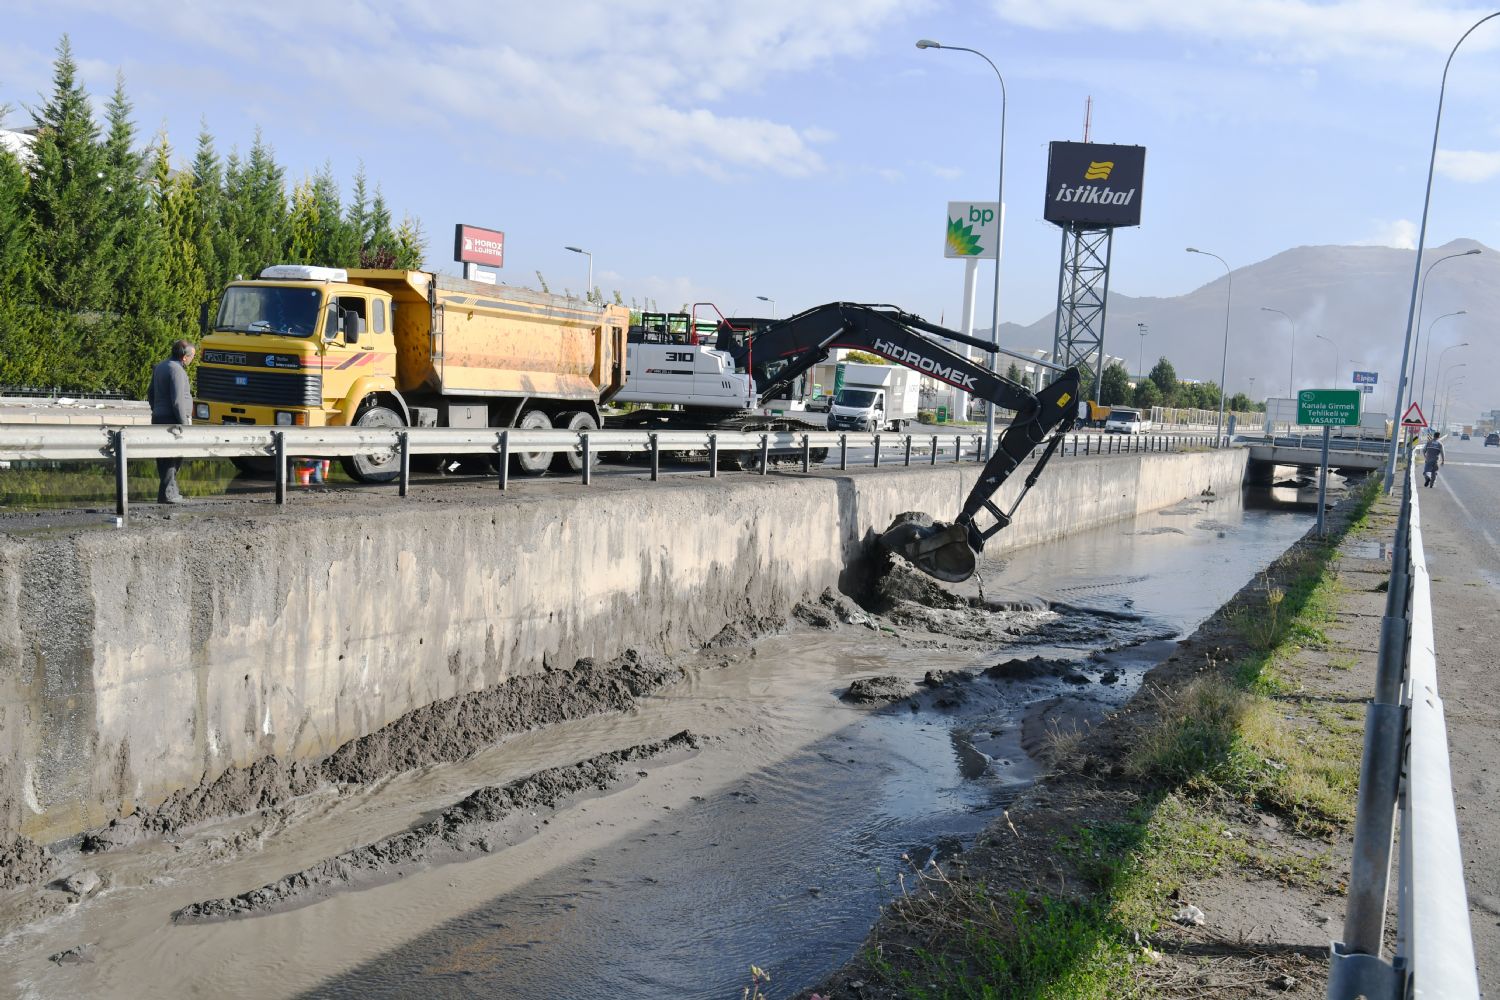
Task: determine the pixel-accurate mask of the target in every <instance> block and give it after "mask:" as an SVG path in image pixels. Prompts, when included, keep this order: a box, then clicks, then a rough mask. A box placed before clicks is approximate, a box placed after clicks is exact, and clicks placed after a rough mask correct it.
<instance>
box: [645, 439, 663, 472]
mask: <svg viewBox="0 0 1500 1000" xmlns="http://www.w3.org/2000/svg"><path fill="white" fill-rule="evenodd" d="M646 437H647V438H648V439H649V440H650V442H651V481H652V482H653V483H654V482H656V481H657V480H658V479H660V478H661V441H660V440H658V439H657V437H656V432H655V431H652V432H651V433H650V434H648V435H646Z"/></svg>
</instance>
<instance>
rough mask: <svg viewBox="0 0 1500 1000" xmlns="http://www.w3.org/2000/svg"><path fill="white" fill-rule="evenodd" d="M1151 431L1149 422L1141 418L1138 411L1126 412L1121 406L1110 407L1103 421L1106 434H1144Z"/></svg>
mask: <svg viewBox="0 0 1500 1000" xmlns="http://www.w3.org/2000/svg"><path fill="white" fill-rule="evenodd" d="M1150 429H1151V421H1150V420H1149V419H1147V418H1146V417H1143V416H1141V412H1140V411H1139V410H1128V409H1126V408H1125V407H1123V406H1113V407H1110V410H1109V416H1108V417H1107V418H1105V421H1104V433H1106V434H1144V433H1146V432H1147V431H1149V430H1150Z"/></svg>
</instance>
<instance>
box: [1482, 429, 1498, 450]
mask: <svg viewBox="0 0 1500 1000" xmlns="http://www.w3.org/2000/svg"><path fill="white" fill-rule="evenodd" d="M1490 445H1494V446H1495V447H1497V448H1500V434H1496V433H1495V432H1494V431H1491V432H1490V433H1489V434H1486V435H1485V438H1484V446H1485V447H1486V448H1488V447H1489V446H1490Z"/></svg>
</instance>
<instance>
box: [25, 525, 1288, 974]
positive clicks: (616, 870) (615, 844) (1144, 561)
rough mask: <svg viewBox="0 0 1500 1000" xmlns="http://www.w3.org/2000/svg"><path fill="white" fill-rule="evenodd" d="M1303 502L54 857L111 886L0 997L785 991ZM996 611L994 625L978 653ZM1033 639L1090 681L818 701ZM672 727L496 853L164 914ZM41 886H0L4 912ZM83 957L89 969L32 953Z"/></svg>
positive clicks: (953, 840) (1004, 582)
mask: <svg viewBox="0 0 1500 1000" xmlns="http://www.w3.org/2000/svg"><path fill="white" fill-rule="evenodd" d="M1309 519H1310V515H1309V514H1307V513H1305V512H1290V513H1289V512H1286V511H1277V512H1268V511H1262V510H1246V509H1244V507H1243V505H1242V502H1241V500H1240V498H1237V497H1230V498H1218V499H1217V500H1215V501H1214V502H1211V503H1188V504H1184V505H1182V506H1181V507H1178V508H1174V509H1172V510H1168V511H1164V512H1161V513H1158V514H1154V515H1149V516H1147V517H1143V518H1141V519H1139V520H1137V521H1135V522H1131V523H1127V524H1122V525H1115V526H1112V527H1109V528H1105V529H1100V530H1096V531H1090V532H1085V533H1081V534H1079V535H1078V536H1075V537H1073V538H1071V539H1068V540H1066V541H1064V542H1060V543H1056V544H1052V545H1047V546H1043V547H1038V548H1035V549H1031V550H1024V551H1022V552H1018V553H1015V554H1012V555H1010V556H1008V557H1004V558H1001V559H996V560H992V561H990V562H988V563H987V564H986V567H985V571H984V594H985V596H986V597H987V598H989V599H991V600H1001V601H1005V602H1011V603H1013V604H1014V605H1015V606H1018V607H1021V608H1023V609H1026V610H1020V611H1012V612H1007V613H1004V614H998V615H993V616H988V617H987V616H986V615H985V614H984V613H982V612H974V613H973V614H972V615H971V617H972V618H974V619H975V623H973V628H974V631H975V635H976V636H979V638H976V639H974V640H972V641H968V642H964V641H958V640H954V639H951V638H949V637H946V636H945V635H940V634H933V633H928V632H924V631H922V630H921V629H920V628H917V627H898V628H895V629H894V630H893V631H892V630H886V629H871V628H867V627H863V626H859V625H845V626H842V627H841V628H839V629H836V630H831V631H829V630H817V629H813V628H810V627H807V626H796V627H793V628H791V629H789V630H788V631H787V632H785V633H783V634H780V635H776V636H771V637H768V638H763V639H761V640H759V641H758V642H756V643H754V645H753V646H749V647H742V648H728V649H721V650H716V651H711V652H705V653H704V654H701V655H700V656H698V657H696V658H695V659H694V660H693V661H692V662H691V663H690V664H689V665H688V673H687V677H686V679H685V680H684V681H682V682H681V683H679V684H677V685H676V686H674V687H672V688H670V689H668V690H667V691H665V692H663V693H662V694H661V695H659V696H656V697H652V698H650V699H647V700H646V701H645V702H644V703H643V704H642V706H641V708H640V709H639V710H638V711H637V712H635V713H632V714H629V715H624V716H617V717H609V718H602V719H592V720H585V721H579V722H570V723H564V724H561V725H558V726H555V727H553V728H551V729H548V730H547V731H545V732H536V733H528V734H524V735H521V736H518V737H515V738H513V739H510V740H507V741H506V742H505V743H503V744H501V745H499V746H497V747H494V748H492V749H490V750H488V751H486V752H484V753H482V754H480V755H479V756H477V757H475V758H474V759H472V760H469V761H466V762H464V763H462V764H458V765H444V766H441V767H434V768H430V769H426V770H425V771H422V772H418V773H411V774H404V775H399V776H396V777H394V778H391V779H389V780H387V781H385V782H383V783H380V784H378V785H376V786H375V787H372V788H367V789H362V790H360V791H358V792H353V793H345V794H336V793H332V792H324V793H319V794H316V795H313V796H309V797H307V798H305V799H302V800H299V801H298V802H296V803H295V804H294V806H293V807H292V808H291V809H289V810H286V811H285V813H284V814H278V815H276V816H273V817H270V818H264V817H262V818H255V819H245V820H240V821H237V822H235V823H232V824H218V825H216V826H213V827H210V828H206V829H201V830H197V831H194V832H193V833H192V834H191V835H189V836H185V837H183V838H181V839H180V840H179V841H178V842H177V843H173V844H163V843H155V844H144V845H141V846H139V847H136V848H132V849H130V850H127V851H124V852H120V853H115V854H108V855H102V856H93V857H89V858H86V859H85V858H80V857H79V856H77V855H76V854H72V855H68V856H65V857H64V859H63V860H64V865H63V871H65V872H66V871H71V870H74V869H76V868H79V867H85V866H86V867H90V868H92V869H94V870H95V871H97V872H99V874H100V875H101V876H102V877H103V879H104V881H105V883H106V886H107V887H106V888H105V889H104V890H103V891H102V892H100V893H98V894H96V895H94V896H92V897H91V898H89V899H86V900H85V901H84V902H82V903H80V904H77V905H73V906H69V907H62V906H53V907H48V908H49V909H56V910H58V911H59V912H55V913H53V914H51V915H49V916H45V917H42V918H41V919H38V920H35V921H33V922H31V923H30V924H28V925H26V926H24V927H22V928H21V929H20V930H17V931H13V932H11V933H10V934H8V935H7V936H6V937H5V938H4V939H3V940H0V954H3V955H4V956H5V957H6V959H7V961H6V962H4V963H3V966H4V968H3V969H0V994H8V993H14V994H15V995H19V996H28V997H64V996H79V995H99V996H194V995H201V996H214V997H276V996H297V995H305V996H320V997H321V996H330V997H342V996H347V997H355V996H358V997H371V996H390V997H395V996H411V995H414V994H425V995H428V996H434V997H444V996H455V997H458V996H464V997H467V996H487V997H545V996H567V997H601V998H603V997H609V998H616V997H641V998H645V997H662V996H672V997H727V996H735V995H738V990H739V986H740V985H742V984H743V982H744V981H745V978H746V977H745V972H746V970H747V968H748V966H749V964H750V963H752V962H754V963H756V964H758V965H761V966H762V967H765V968H767V969H769V970H770V971H771V973H772V975H773V976H774V977H775V979H774V983H773V985H774V986H775V987H776V990H775V992H776V994H777V995H786V994H788V993H790V992H791V991H792V990H793V989H794V988H795V987H797V986H799V985H806V984H808V983H811V982H812V981H814V980H815V979H817V978H818V977H819V976H821V975H823V974H825V973H826V972H827V971H829V970H830V969H832V968H834V967H835V966H837V965H838V964H839V963H841V962H842V961H843V960H844V959H846V958H847V957H848V956H849V955H850V954H851V953H852V952H853V950H854V949H855V948H856V947H857V946H858V943H859V942H860V940H861V939H862V938H863V936H864V934H865V932H866V931H867V930H868V928H869V926H870V924H871V923H872V922H873V920H874V918H875V916H876V915H877V912H878V907H879V905H880V904H881V903H882V902H883V901H885V900H888V899H889V898H890V897H891V895H892V894H893V893H894V892H896V891H899V885H898V882H897V879H898V875H899V873H900V872H901V871H902V870H903V869H904V868H905V866H907V865H909V864H920V863H922V862H923V861H924V860H925V859H926V858H928V857H929V856H931V855H933V854H934V853H936V854H938V855H942V854H946V853H949V852H953V851H956V850H959V849H961V848H962V847H963V846H964V844H965V843H967V842H968V841H970V840H971V839H972V838H973V836H974V835H975V834H976V833H977V832H978V831H979V830H980V829H981V828H982V827H983V826H984V825H985V824H986V823H987V822H988V821H989V820H990V819H992V818H993V817H995V816H996V815H997V814H998V811H999V810H1000V809H1002V808H1003V807H1004V805H1005V804H1006V803H1007V802H1008V801H1010V799H1011V798H1013V797H1014V795H1015V794H1016V793H1017V792H1018V790H1019V789H1021V788H1023V787H1025V785H1026V784H1027V783H1028V782H1029V781H1030V780H1032V778H1033V777H1034V775H1035V767H1034V765H1033V764H1032V762H1031V760H1030V758H1029V757H1028V755H1027V752H1026V749H1025V748H1024V747H1023V745H1022V744H1023V738H1025V737H1026V735H1027V728H1028V727H1027V725H1026V722H1025V720H1026V719H1027V717H1028V713H1029V714H1030V715H1031V717H1032V720H1033V721H1035V719H1036V715H1037V709H1036V706H1037V705H1038V704H1039V703H1045V704H1050V705H1059V704H1061V705H1075V706H1076V705H1079V704H1085V705H1090V706H1092V707H1094V708H1096V709H1102V708H1106V707H1108V706H1109V705H1111V704H1115V703H1118V702H1119V701H1120V700H1121V699H1123V698H1124V697H1125V696H1127V695H1128V694H1129V693H1130V692H1132V691H1133V690H1134V689H1135V687H1136V686H1137V685H1138V683H1139V678H1140V675H1141V673H1142V672H1143V670H1144V669H1145V668H1146V667H1147V666H1149V665H1150V664H1151V663H1154V662H1156V661H1157V660H1159V659H1160V658H1162V656H1164V655H1166V654H1167V653H1168V652H1169V651H1170V648H1171V647H1170V637H1177V636H1181V635H1183V634H1185V633H1186V632H1188V631H1190V630H1191V629H1192V628H1193V627H1194V626H1195V625H1196V624H1197V622H1198V621H1200V620H1201V619H1202V618H1203V617H1205V616H1206V615H1207V614H1208V613H1210V612H1211V611H1212V610H1213V609H1214V608H1216V607H1217V606H1218V605H1219V604H1221V603H1222V602H1223V601H1224V600H1226V599H1227V598H1228V597H1229V596H1230V595H1231V594H1233V592H1234V591H1235V590H1237V589H1238V588H1239V587H1240V586H1241V585H1242V584H1243V583H1244V582H1245V581H1246V580H1248V579H1249V578H1250V577H1251V576H1252V575H1253V574H1254V573H1255V572H1256V571H1257V570H1258V569H1259V568H1261V567H1262V566H1264V565H1265V564H1266V563H1267V562H1269V561H1270V560H1271V559H1272V558H1274V557H1275V556H1276V555H1277V554H1279V553H1280V552H1281V551H1282V550H1284V549H1285V548H1286V546H1287V545H1289V544H1290V543H1291V542H1292V541H1293V540H1294V539H1295V538H1296V537H1298V536H1300V535H1301V534H1302V532H1303V531H1304V530H1305V529H1306V527H1307V524H1308V522H1309ZM974 593H977V588H975V590H974ZM920 611H921V609H918V612H920ZM920 619H921V614H920V613H918V614H916V615H914V616H913V617H912V618H910V619H908V620H909V621H910V620H916V621H919V620H920ZM989 627H995V628H997V629H1000V630H1001V631H1003V630H1005V629H1010V630H1011V631H1013V632H1014V633H1015V634H1013V635H1011V636H1009V638H1008V639H1006V640H1005V641H1003V642H1002V641H992V642H988V643H986V642H985V641H984V639H983V635H984V634H985V629H986V628H989ZM1037 655H1039V656H1043V657H1049V658H1051V657H1066V658H1069V659H1073V660H1076V661H1077V666H1078V667H1079V670H1078V672H1077V673H1078V675H1079V676H1082V677H1083V678H1084V682H1083V683H1076V682H1069V681H1068V680H1064V679H1061V678H1058V677H1056V676H1052V675H1043V676H1039V677H1035V678H1032V679H1025V680H1009V681H996V680H991V679H987V678H978V679H973V680H969V681H965V682H963V683H960V684H957V685H953V686H951V687H944V688H939V689H931V690H926V691H925V692H924V693H922V694H920V695H918V696H917V697H915V698H912V699H905V700H902V701H900V702H898V703H896V704H894V705H891V706H887V707H885V708H874V709H872V708H869V707H859V706H854V705H850V704H847V703H845V702H843V701H841V700H840V698H839V695H840V694H841V693H842V692H843V691H844V690H845V689H846V688H847V686H848V684H849V682H850V681H851V680H853V679H856V678H860V677H868V676H871V675H881V674H888V675H898V676H901V677H908V678H912V679H920V678H922V676H923V675H924V673H926V672H927V671H930V670H943V669H948V670H969V671H974V670H976V669H978V668H981V667H985V666H989V665H991V664H994V663H996V662H998V661H1001V660H1006V659H1009V658H1011V657H1031V656H1037ZM1110 675H1113V682H1112V683H1102V681H1103V680H1104V678H1105V677H1106V676H1110ZM1054 699H1061V700H1060V701H1058V700H1054ZM683 729H688V730H691V731H692V732H694V733H696V734H700V735H701V736H703V737H705V738H706V741H705V743H704V745H703V747H702V749H701V750H699V751H697V752H696V753H694V754H692V755H690V756H688V757H686V758H684V759H675V760H662V761H644V762H641V763H640V764H639V770H638V771H637V772H636V773H635V775H634V778H633V783H632V784H629V785H628V786H626V787H622V788H619V789H617V790H615V791H612V792H609V793H606V794H603V795H600V796H594V797H589V798H586V799H584V800H581V801H578V802H576V803H573V804H571V805H569V806H568V807H566V808H563V809H560V810H558V811H557V812H556V813H552V814H540V813H539V814H538V815H537V816H536V817H535V818H534V821H533V824H532V829H531V830H530V831H527V832H529V834H530V836H529V838H528V839H522V840H521V841H520V842H519V843H517V844H515V845H514V846H510V847H505V848H503V849H500V850H496V851H494V852H493V853H490V854H487V855H483V856H480V857H478V858H477V859H476V860H471V861H465V862H461V863H455V864H448V865H442V866H438V867H435V868H431V869H429V870H425V871H418V872H416V873H414V874H408V875H406V876H405V877H403V878H400V879H399V880H396V881H393V882H390V883H388V884H383V885H378V886H377V887H374V888H364V889H361V890H360V891H348V892H341V893H334V894H332V895H330V896H327V897H326V898H322V899H320V900H319V901H316V902H313V903H312V904H311V905H304V906H301V907H300V908H296V909H291V910H287V911H285V912H276V913H271V914H269V915H266V916H259V917H252V918H247V919H238V920H231V921H225V922H219V923H209V924H191V925H183V924H174V923H173V922H172V920H171V914H172V913H173V912H174V911H176V910H178V909H180V908H182V907H184V906H187V905H189V904H192V903H195V902H198V901H201V900H204V899H209V898H213V897H217V896H226V895H233V894H235V893H240V892H244V891H246V890H248V889H252V888H254V887H256V886H259V885H262V884H265V883H268V882H271V881H273V880H275V879H277V878H279V877H280V876H282V875H285V874H287V873H289V872H294V871H297V870H299V869H301V868H305V867H308V866H310V865H313V864H316V863H317V862H319V861H321V860H322V859H324V858H328V857H330V856H332V855H335V854H338V853H339V852H341V851H346V850H349V849H351V848H355V847H359V846H362V845H364V844H368V843H370V842H372V841H375V840H378V839H379V838H382V837H385V836H388V835H390V834H392V833H396V832H399V831H402V830H405V829H407V828H409V827H411V826H412V825H413V824H414V823H416V822H419V821H421V820H424V819H428V818H431V817H432V816H433V815H435V814H436V813H437V812H438V811H439V810H442V809H445V808H447V807H449V806H451V805H452V804H453V803H454V802H456V801H458V800H459V799H461V798H463V797H464V796H465V795H467V794H468V793H469V792H470V791H471V790H473V789H474V788H476V787H478V786H481V785H493V784H498V783H502V782H506V781H512V780H514V779H517V778H520V777H524V776H526V775H530V774H532V773H534V772H536V771H538V770H540V769H542V768H547V767H555V766H559V765H564V764H571V763H573V762H576V761H579V760H582V759H583V758H586V757H589V756H592V755H595V754H601V753H607V752H610V751H615V750H619V749H621V748H624V747H629V746H634V745H637V744H640V743H643V742H647V741H651V740H660V739H664V738H666V737H668V736H670V735H671V734H673V733H675V732H678V731H681V730H683ZM1032 735H1033V736H1034V733H1033V734H1032ZM903 854H904V855H906V856H907V858H908V859H909V860H907V861H903V860H902V855H903ZM48 894H49V893H47V892H42V893H36V892H33V893H32V894H31V897H30V899H31V903H30V904H28V902H27V898H26V897H25V896H24V895H14V896H12V897H11V898H9V899H6V900H0V919H8V920H9V921H14V919H15V916H16V914H17V913H18V912H22V911H24V910H25V908H26V906H27V905H32V906H35V900H36V899H37V898H38V897H39V896H46V895H48ZM79 946H86V947H85V950H84V951H83V953H82V954H83V957H84V958H85V959H87V961H85V962H83V963H80V964H57V963H54V962H52V961H49V960H48V956H51V955H55V954H58V953H60V952H63V951H64V950H66V949H70V948H74V947H79Z"/></svg>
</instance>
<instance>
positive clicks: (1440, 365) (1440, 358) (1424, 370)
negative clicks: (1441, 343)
mask: <svg viewBox="0 0 1500 1000" xmlns="http://www.w3.org/2000/svg"><path fill="white" fill-rule="evenodd" d="M1427 336H1428V343H1431V342H1432V340H1431V337H1432V331H1431V330H1429V331H1428V333H1427ZM1468 346H1469V342H1468V341H1467V340H1466V341H1464V342H1463V343H1462V344H1452V345H1450V346H1448V347H1445V348H1443V349H1442V350H1441V351H1439V352H1438V378H1439V380H1441V378H1442V375H1443V356H1444V355H1445V354H1447V353H1448V352H1449V351H1452V350H1457V349H1458V348H1460V347H1468ZM1422 377H1423V378H1426V377H1427V366H1426V365H1423V366H1422Z"/></svg>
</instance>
